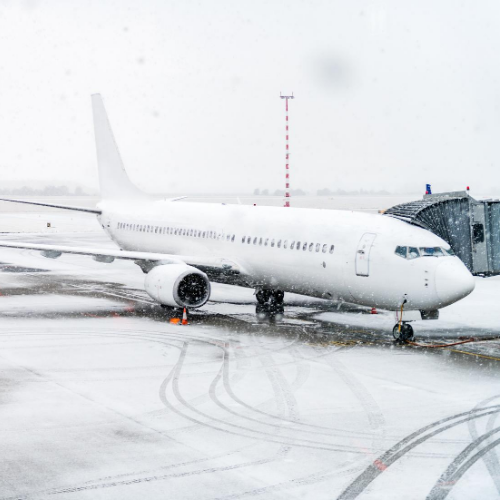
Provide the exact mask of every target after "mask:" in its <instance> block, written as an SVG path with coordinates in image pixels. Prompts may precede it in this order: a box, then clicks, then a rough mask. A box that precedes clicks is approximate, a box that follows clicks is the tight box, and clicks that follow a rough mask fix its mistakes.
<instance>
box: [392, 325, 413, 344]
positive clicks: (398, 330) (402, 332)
mask: <svg viewBox="0 0 500 500" xmlns="http://www.w3.org/2000/svg"><path fill="white" fill-rule="evenodd" d="M392 336H393V337H394V340H395V341H396V342H400V343H404V342H408V341H410V340H413V339H414V338H415V337H414V335H413V328H412V326H411V325H410V324H409V323H405V322H402V323H401V326H400V324H399V323H398V324H396V325H395V326H394V328H393V329H392Z"/></svg>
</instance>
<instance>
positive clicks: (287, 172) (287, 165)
mask: <svg viewBox="0 0 500 500" xmlns="http://www.w3.org/2000/svg"><path fill="white" fill-rule="evenodd" d="M280 98H281V99H285V103H286V150H285V155H286V158H285V159H286V163H285V180H286V184H285V204H284V206H285V207H289V206H290V148H289V144H288V99H294V97H293V92H292V95H281V92H280Z"/></svg>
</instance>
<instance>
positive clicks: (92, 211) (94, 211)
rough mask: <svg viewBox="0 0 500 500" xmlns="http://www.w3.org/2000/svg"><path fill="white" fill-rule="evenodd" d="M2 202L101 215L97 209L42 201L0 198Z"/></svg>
mask: <svg viewBox="0 0 500 500" xmlns="http://www.w3.org/2000/svg"><path fill="white" fill-rule="evenodd" d="M0 201H9V202H11V203H25V204H26V205H38V206H39V207H50V208H60V209H62V210H74V211H76V212H88V213H90V214H98V215H99V214H100V213H101V211H100V210H98V209H97V208H87V207H71V206H68V205H59V204H57V203H42V202H40V201H26V200H13V199H11V198H0Z"/></svg>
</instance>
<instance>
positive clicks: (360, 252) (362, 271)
mask: <svg viewBox="0 0 500 500" xmlns="http://www.w3.org/2000/svg"><path fill="white" fill-rule="evenodd" d="M376 237H377V235H376V234H375V233H365V234H363V236H361V239H360V240H359V243H358V249H357V250H356V274H357V275H358V276H369V275H370V251H371V249H372V246H373V242H374V241H375V238H376Z"/></svg>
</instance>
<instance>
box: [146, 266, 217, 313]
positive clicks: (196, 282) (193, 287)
mask: <svg viewBox="0 0 500 500" xmlns="http://www.w3.org/2000/svg"><path fill="white" fill-rule="evenodd" d="M144 288H145V289H146V292H147V293H148V294H149V295H150V296H151V297H152V298H153V299H155V300H157V301H158V302H159V303H160V304H163V305H166V306H171V307H190V308H196V307H201V306H203V305H204V304H206V302H207V300H208V299H209V297H210V280H209V279H208V277H207V275H206V274H205V273H203V272H201V271H199V270H198V269H196V268H195V267H192V266H188V265H187V264H165V265H162V266H157V267H154V268H153V269H152V270H151V271H150V272H149V273H148V274H147V275H146V279H145V281H144Z"/></svg>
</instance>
